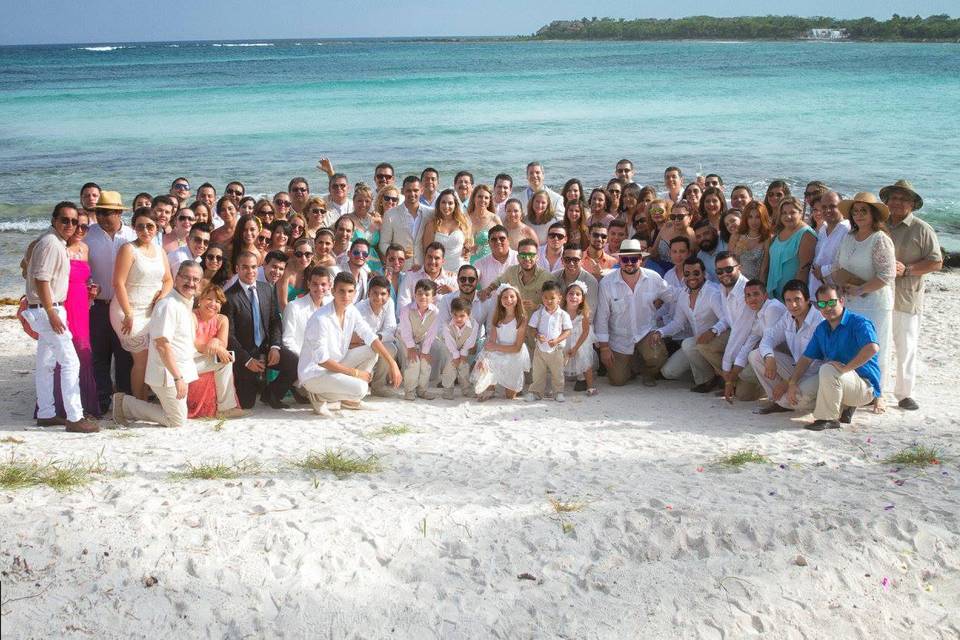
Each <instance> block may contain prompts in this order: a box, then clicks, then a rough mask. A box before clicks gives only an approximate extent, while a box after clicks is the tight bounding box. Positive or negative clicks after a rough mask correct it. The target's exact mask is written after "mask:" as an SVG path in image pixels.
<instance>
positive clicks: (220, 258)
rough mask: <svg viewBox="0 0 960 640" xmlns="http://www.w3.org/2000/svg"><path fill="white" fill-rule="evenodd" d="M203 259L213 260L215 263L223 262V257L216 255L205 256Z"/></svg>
mask: <svg viewBox="0 0 960 640" xmlns="http://www.w3.org/2000/svg"><path fill="white" fill-rule="evenodd" d="M203 259H204V260H213V261H214V262H223V256H221V255H217V254H215V253H208V254H207V255H205V256H203Z"/></svg>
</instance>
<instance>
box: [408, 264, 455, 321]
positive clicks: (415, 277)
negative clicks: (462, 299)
mask: <svg viewBox="0 0 960 640" xmlns="http://www.w3.org/2000/svg"><path fill="white" fill-rule="evenodd" d="M423 279H426V280H433V281H434V282H436V283H437V286H438V287H442V286H443V285H447V286H449V287H450V288H451V289H453V290H454V291H457V276H456V275H454V274H453V273H451V272H450V271H446V270H445V269H440V275H438V276H437V277H436V279H434V278H431V277H430V276H428V275H427V273H426V272H425V271H424V270H423V269H420V270H419V271H408V272H406V273H405V274H403V278H401V279H400V290H399V291H397V309H403V308H404V307H405V306H407V305H408V304H410V303H411V302H412V301H413V291H414V289H416V288H417V283H418V282H420V281H421V280H423ZM441 295H443V294H441ZM398 313H399V311H398Z"/></svg>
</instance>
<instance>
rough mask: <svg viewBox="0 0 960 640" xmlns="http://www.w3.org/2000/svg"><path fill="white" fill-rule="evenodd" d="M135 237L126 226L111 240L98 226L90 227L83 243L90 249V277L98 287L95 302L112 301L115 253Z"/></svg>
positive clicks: (131, 230)
mask: <svg viewBox="0 0 960 640" xmlns="http://www.w3.org/2000/svg"><path fill="white" fill-rule="evenodd" d="M136 237H137V233H136V232H135V231H134V230H133V229H131V228H130V227H129V226H127V225H123V226H122V227H120V229H119V230H118V231H117V232H116V233H115V234H114V235H113V237H112V238H111V237H110V235H109V234H108V233H107V232H106V231H104V230H103V229H101V228H100V225H98V224H92V225H90V229H88V230H87V237H86V238H84V239H83V242H84V244H86V245H87V247H88V248H89V249H90V277H91V278H93V281H94V282H96V283H97V284H98V285H100V293H98V294H97V300H105V301H106V302H110V301H111V300H113V267H114V265H115V264H116V262H117V251H119V250H120V247H122V246H123V245H125V244H127V243H128V242H132V241H133V240H135V239H136Z"/></svg>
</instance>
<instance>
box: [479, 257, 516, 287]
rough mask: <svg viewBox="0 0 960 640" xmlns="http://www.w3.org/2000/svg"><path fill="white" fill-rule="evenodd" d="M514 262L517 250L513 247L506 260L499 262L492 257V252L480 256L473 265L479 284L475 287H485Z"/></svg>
mask: <svg viewBox="0 0 960 640" xmlns="http://www.w3.org/2000/svg"><path fill="white" fill-rule="evenodd" d="M515 264H517V252H516V251H515V250H514V249H510V252H509V253H508V254H507V260H506V262H500V261H499V260H497V259H496V258H494V257H493V254H492V253H491V254H490V255H488V256H486V257H484V258H480V259H479V260H477V261H476V262H475V263H474V265H473V266H474V268H476V270H477V273H478V274H479V275H480V284H479V285H477V288H478V289H485V288H486V287H488V286H490V283H491V282H493V281H494V280H496V279H497V278H499V277H500V276H501V275H503V272H504V271H506V270H507V268H509V267H512V266H513V265H515Z"/></svg>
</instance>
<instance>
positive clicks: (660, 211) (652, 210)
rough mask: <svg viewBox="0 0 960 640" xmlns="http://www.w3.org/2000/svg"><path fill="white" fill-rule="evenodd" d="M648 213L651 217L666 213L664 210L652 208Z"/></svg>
mask: <svg viewBox="0 0 960 640" xmlns="http://www.w3.org/2000/svg"><path fill="white" fill-rule="evenodd" d="M650 213H651V215H652V214H656V213H666V209H661V208H660V207H654V208H653V209H650Z"/></svg>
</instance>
